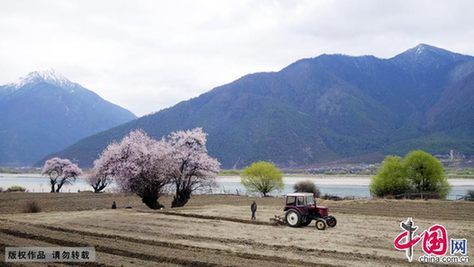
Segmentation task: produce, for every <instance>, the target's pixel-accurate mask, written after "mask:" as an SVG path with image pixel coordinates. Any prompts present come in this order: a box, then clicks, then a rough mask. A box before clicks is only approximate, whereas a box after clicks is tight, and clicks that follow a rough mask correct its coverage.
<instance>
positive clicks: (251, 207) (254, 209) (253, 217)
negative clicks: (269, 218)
mask: <svg viewBox="0 0 474 267" xmlns="http://www.w3.org/2000/svg"><path fill="white" fill-rule="evenodd" d="M250 210H251V211H252V218H251V220H256V219H257V218H256V217H255V212H257V203H255V201H254V202H252V205H250Z"/></svg>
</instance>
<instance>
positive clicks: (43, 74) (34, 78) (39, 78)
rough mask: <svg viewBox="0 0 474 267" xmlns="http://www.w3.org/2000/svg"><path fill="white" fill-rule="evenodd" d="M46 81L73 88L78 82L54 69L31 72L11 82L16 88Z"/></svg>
mask: <svg viewBox="0 0 474 267" xmlns="http://www.w3.org/2000/svg"><path fill="white" fill-rule="evenodd" d="M38 82H46V83H49V84H53V85H56V86H58V87H61V88H68V89H71V90H72V89H73V88H74V87H76V86H77V84H75V83H73V82H71V81H69V80H68V79H67V78H66V77H65V76H63V75H61V74H60V73H57V72H56V71H55V70H53V69H49V70H44V71H34V72H30V73H29V74H28V75H27V76H25V77H22V78H20V79H19V80H18V81H17V82H15V83H13V84H11V85H12V86H14V87H15V88H20V87H23V86H25V85H27V84H32V83H38Z"/></svg>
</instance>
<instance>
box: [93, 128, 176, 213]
mask: <svg viewBox="0 0 474 267" xmlns="http://www.w3.org/2000/svg"><path fill="white" fill-rule="evenodd" d="M170 153H171V149H170V146H169V145H168V144H167V143H166V142H164V141H163V140H161V141H156V140H154V139H152V138H150V137H149V136H148V135H146V134H145V133H144V132H143V131H141V130H135V131H132V132H130V133H129V134H128V135H127V136H125V137H124V138H123V139H122V141H121V142H120V143H112V144H110V145H109V146H108V147H107V148H106V149H105V150H104V151H103V152H102V154H101V156H100V158H99V159H98V160H97V161H96V167H98V172H100V173H102V174H105V175H107V176H113V177H114V178H115V179H116V181H117V184H118V185H119V186H120V188H121V189H122V190H123V191H125V192H133V193H136V194H137V195H138V196H140V197H141V198H142V202H143V203H145V205H147V206H148V207H149V208H152V209H159V208H162V207H163V205H161V204H160V203H159V202H158V199H159V197H160V196H161V194H162V191H163V188H164V186H165V185H166V184H167V183H168V182H169V173H170V169H171V164H172V162H171V161H170Z"/></svg>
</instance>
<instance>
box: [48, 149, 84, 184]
mask: <svg viewBox="0 0 474 267" xmlns="http://www.w3.org/2000/svg"><path fill="white" fill-rule="evenodd" d="M41 174H42V175H47V176H49V180H50V183H51V193H54V192H59V190H61V188H62V187H63V185H65V184H72V183H73V182H74V181H75V180H76V178H77V177H78V176H79V175H81V174H82V170H81V169H80V168H79V167H78V166H77V165H76V164H74V163H72V162H71V161H70V160H68V159H61V158H58V157H54V158H51V159H49V160H47V161H46V162H45V163H44V166H43V170H42V172H41Z"/></svg>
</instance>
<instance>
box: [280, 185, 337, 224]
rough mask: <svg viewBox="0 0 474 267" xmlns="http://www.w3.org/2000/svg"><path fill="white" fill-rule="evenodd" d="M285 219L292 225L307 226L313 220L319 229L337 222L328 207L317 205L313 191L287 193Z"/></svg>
mask: <svg viewBox="0 0 474 267" xmlns="http://www.w3.org/2000/svg"><path fill="white" fill-rule="evenodd" d="M283 211H284V212H285V221H286V223H287V224H288V225H289V226H291V227H299V226H307V225H309V224H310V223H311V222H312V221H313V220H314V221H315V222H316V223H315V225H316V228H317V229H318V230H324V229H326V226H329V227H334V226H336V224H337V221H336V218H335V217H334V216H329V215H328V208H327V207H324V206H317V205H316V200H315V198H314V196H313V194H312V193H292V194H288V195H286V205H285V208H284V210H283Z"/></svg>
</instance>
